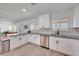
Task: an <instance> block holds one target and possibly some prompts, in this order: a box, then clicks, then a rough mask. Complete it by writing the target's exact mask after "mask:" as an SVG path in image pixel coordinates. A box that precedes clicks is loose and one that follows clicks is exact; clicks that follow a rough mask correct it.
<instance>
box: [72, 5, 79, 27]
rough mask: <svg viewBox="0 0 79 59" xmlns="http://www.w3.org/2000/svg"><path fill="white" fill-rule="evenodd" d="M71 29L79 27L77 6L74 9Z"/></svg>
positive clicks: (78, 8)
mask: <svg viewBox="0 0 79 59" xmlns="http://www.w3.org/2000/svg"><path fill="white" fill-rule="evenodd" d="M73 27H79V5H78V6H76V7H75V9H74V19H73Z"/></svg>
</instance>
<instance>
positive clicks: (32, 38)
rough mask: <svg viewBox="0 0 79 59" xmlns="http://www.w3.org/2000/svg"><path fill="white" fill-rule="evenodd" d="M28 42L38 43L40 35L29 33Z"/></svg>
mask: <svg viewBox="0 0 79 59" xmlns="http://www.w3.org/2000/svg"><path fill="white" fill-rule="evenodd" d="M29 42H32V43H34V44H37V45H40V35H39V34H30V37H29Z"/></svg>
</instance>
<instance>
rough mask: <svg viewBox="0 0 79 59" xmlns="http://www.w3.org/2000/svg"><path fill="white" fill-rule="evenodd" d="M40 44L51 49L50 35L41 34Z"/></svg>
mask: <svg viewBox="0 0 79 59" xmlns="http://www.w3.org/2000/svg"><path fill="white" fill-rule="evenodd" d="M40 38H41V39H40V44H41V47H44V48H47V49H49V36H48V35H41V37H40Z"/></svg>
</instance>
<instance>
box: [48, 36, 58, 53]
mask: <svg viewBox="0 0 79 59" xmlns="http://www.w3.org/2000/svg"><path fill="white" fill-rule="evenodd" d="M57 41H58V40H57V39H56V37H49V48H50V49H52V50H55V51H56V50H57V45H58V44H57Z"/></svg>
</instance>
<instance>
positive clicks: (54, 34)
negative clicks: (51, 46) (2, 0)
mask: <svg viewBox="0 0 79 59" xmlns="http://www.w3.org/2000/svg"><path fill="white" fill-rule="evenodd" d="M27 34H39V35H49V36H53V37H60V38H68V39H78V40H79V36H74V35H65V34H60V35H56V33H55V32H53V33H52V31H31V33H20V34H17V35H12V36H10V37H14V36H20V35H27Z"/></svg>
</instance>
